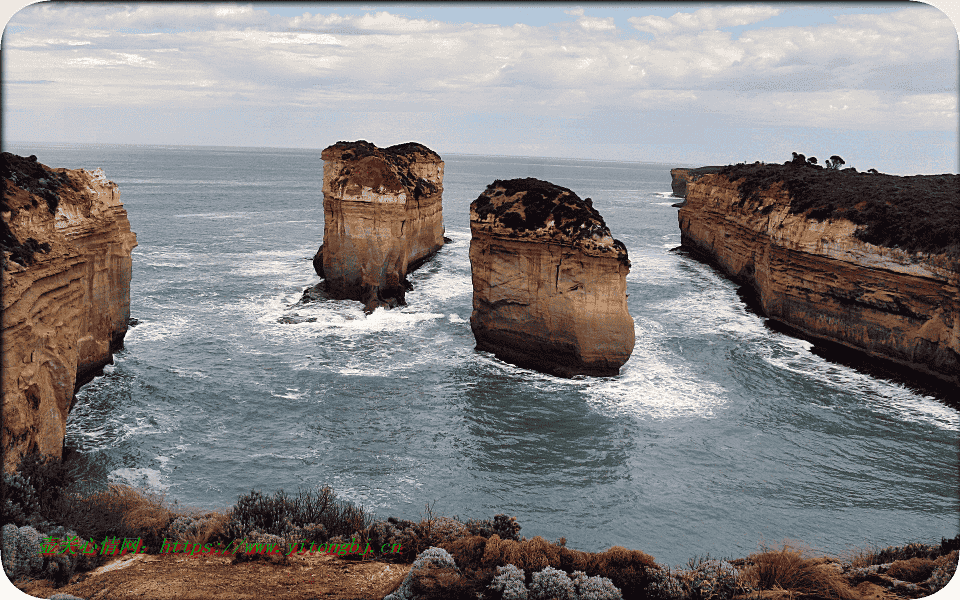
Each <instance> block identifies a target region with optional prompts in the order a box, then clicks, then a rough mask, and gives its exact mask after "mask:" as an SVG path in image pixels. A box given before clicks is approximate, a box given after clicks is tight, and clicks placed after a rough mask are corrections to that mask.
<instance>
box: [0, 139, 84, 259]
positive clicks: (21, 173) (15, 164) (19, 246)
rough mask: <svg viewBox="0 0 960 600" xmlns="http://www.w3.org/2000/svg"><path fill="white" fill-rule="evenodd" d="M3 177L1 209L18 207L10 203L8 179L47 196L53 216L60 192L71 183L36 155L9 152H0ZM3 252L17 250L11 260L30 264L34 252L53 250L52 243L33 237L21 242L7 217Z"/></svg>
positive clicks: (0, 229) (0, 241)
mask: <svg viewBox="0 0 960 600" xmlns="http://www.w3.org/2000/svg"><path fill="white" fill-rule="evenodd" d="M0 180H2V184H0V185H2V186H3V187H2V190H0V211H2V212H11V211H13V210H15V208H14V207H13V206H11V205H10V204H9V203H8V202H7V180H9V181H10V182H11V183H13V185H15V186H17V187H18V188H20V189H22V190H24V191H26V192H30V193H32V194H34V196H37V197H40V198H43V199H44V200H45V201H46V203H47V208H48V209H49V210H50V214H51V215H53V214H56V212H57V206H58V205H59V203H60V195H59V194H58V193H57V192H58V191H59V190H60V188H61V187H63V186H64V185H67V184H68V183H69V181H68V180H67V178H66V177H65V176H63V175H61V174H59V173H56V172H54V171H48V170H47V169H45V168H44V167H43V165H41V164H40V163H38V162H37V157H36V156H32V155H31V156H30V157H27V158H24V157H23V156H17V155H16V154H11V153H9V152H2V153H0ZM32 204H33V206H34V207H37V206H39V204H38V202H37V200H36V198H34V199H33V200H32ZM0 251H7V252H11V253H13V256H11V257H10V258H11V260H13V261H14V262H18V263H20V264H21V265H28V264H32V263H33V261H34V258H33V255H34V253H36V252H49V251H50V244H47V243H39V242H37V240H35V239H33V238H27V239H26V240H24V241H22V242H21V241H20V240H18V239H17V238H16V236H14V235H13V232H11V231H10V226H9V224H8V223H7V221H6V220H4V221H0Z"/></svg>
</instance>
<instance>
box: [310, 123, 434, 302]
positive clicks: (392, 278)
mask: <svg viewBox="0 0 960 600" xmlns="http://www.w3.org/2000/svg"><path fill="white" fill-rule="evenodd" d="M321 156H322V157H323V216H324V231H323V244H322V245H321V246H320V249H319V250H318V251H317V254H316V256H315V257H314V269H315V270H316V272H317V275H319V276H320V277H323V278H325V280H326V281H325V282H324V283H325V291H326V293H327V294H328V295H329V296H331V297H333V298H338V299H343V298H350V299H353V300H360V301H361V302H363V303H364V310H365V311H366V312H368V313H369V312H373V310H375V309H376V308H378V307H381V306H382V307H387V308H390V307H395V306H398V305H402V304H404V303H405V293H406V292H407V291H408V290H409V289H411V286H410V284H409V282H408V281H407V273H409V272H410V271H413V270H414V269H416V268H417V267H418V266H420V264H422V263H423V261H425V260H426V259H427V258H429V257H430V256H431V255H432V254H434V253H435V252H436V251H437V250H439V249H440V248H441V247H442V246H443V242H444V240H443V208H442V196H443V161H442V160H441V159H440V156H439V155H438V154H437V153H436V152H434V151H432V150H430V149H429V148H427V147H426V146H424V145H422V144H417V143H415V142H409V143H406V144H398V145H396V146H390V147H389V148H377V147H376V146H374V145H373V144H371V143H369V142H367V141H364V140H360V141H357V142H337V143H336V144H334V145H332V146H330V147H328V148H326V149H325V150H324V151H323V153H322V154H321Z"/></svg>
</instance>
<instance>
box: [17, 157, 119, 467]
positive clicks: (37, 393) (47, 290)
mask: <svg viewBox="0 0 960 600" xmlns="http://www.w3.org/2000/svg"><path fill="white" fill-rule="evenodd" d="M0 175H2V177H3V184H4V189H3V205H2V216H3V223H2V232H0V237H2V240H0V246H2V249H3V319H2V327H3V430H2V445H3V450H4V468H5V469H7V470H11V469H13V468H15V466H16V465H17V463H18V462H19V458H20V456H22V455H23V454H24V453H25V452H27V451H29V450H31V449H36V450H39V451H40V452H43V453H45V454H50V455H53V456H57V457H59V456H60V455H61V452H62V450H63V436H64V431H65V425H66V420H67V414H68V413H69V411H70V408H71V406H72V402H73V398H74V392H75V391H76V389H77V388H79V387H80V386H81V385H83V384H84V383H86V382H88V381H89V380H90V379H92V378H93V377H94V376H95V375H96V374H97V373H98V372H99V371H100V369H102V367H103V365H105V364H108V363H110V362H111V361H112V354H113V352H115V351H116V350H117V349H119V348H120V347H122V345H123V337H124V335H125V334H126V331H127V323H128V321H129V317H130V276H131V259H130V251H131V250H132V249H133V247H134V246H136V245H137V241H136V235H135V234H134V233H132V232H131V231H130V223H129V221H128V220H127V213H126V211H125V210H124V208H123V205H122V204H120V192H119V190H118V189H117V185H116V184H115V183H113V182H112V181H107V179H106V177H105V176H104V174H103V172H102V171H100V170H97V171H94V172H92V173H91V172H88V171H85V170H83V169H77V170H69V169H51V168H49V167H47V166H45V165H41V164H39V163H37V162H36V159H35V157H31V158H22V157H18V156H15V155H12V154H9V153H3V156H2V158H0Z"/></svg>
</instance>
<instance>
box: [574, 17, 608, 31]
mask: <svg viewBox="0 0 960 600" xmlns="http://www.w3.org/2000/svg"><path fill="white" fill-rule="evenodd" d="M577 24H578V25H580V27H583V28H584V29H586V30H589V31H612V30H614V29H616V28H617V26H616V24H615V23H614V22H613V17H608V18H605V19H602V18H599V17H580V18H579V19H577Z"/></svg>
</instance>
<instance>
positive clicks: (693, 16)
mask: <svg viewBox="0 0 960 600" xmlns="http://www.w3.org/2000/svg"><path fill="white" fill-rule="evenodd" d="M781 12H783V9H781V8H774V7H772V6H726V7H722V8H701V9H700V10H697V11H694V12H692V13H682V12H678V13H676V14H675V15H673V16H672V17H670V18H669V19H665V18H663V17H658V16H655V15H651V16H646V17H631V18H630V19H628V21H629V22H630V24H631V25H633V27H634V28H635V29H637V30H639V31H644V32H647V33H652V34H654V35H671V34H675V33H681V32H697V31H707V30H716V29H722V28H724V27H735V26H738V25H750V24H751V23H757V22H760V21H764V20H766V19H769V18H770V17H775V16H777V15H779V14H780V13H781Z"/></svg>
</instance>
